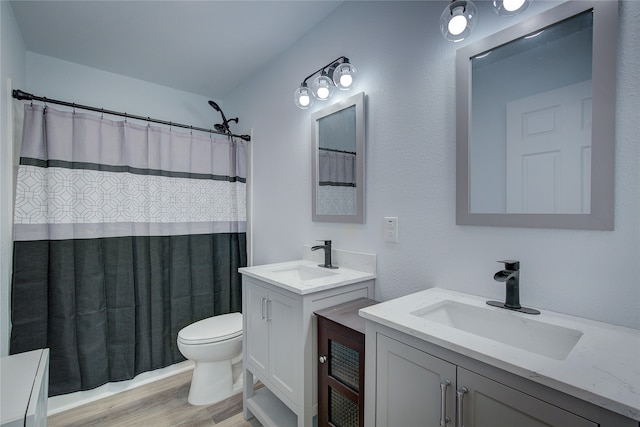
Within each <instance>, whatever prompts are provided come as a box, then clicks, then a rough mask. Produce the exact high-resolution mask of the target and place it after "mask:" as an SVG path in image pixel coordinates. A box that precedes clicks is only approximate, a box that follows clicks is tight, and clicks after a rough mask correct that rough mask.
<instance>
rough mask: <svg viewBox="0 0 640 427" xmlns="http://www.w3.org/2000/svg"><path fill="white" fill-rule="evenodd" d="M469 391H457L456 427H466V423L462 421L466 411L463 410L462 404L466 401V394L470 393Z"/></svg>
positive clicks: (466, 389) (465, 389)
mask: <svg viewBox="0 0 640 427" xmlns="http://www.w3.org/2000/svg"><path fill="white" fill-rule="evenodd" d="M468 392H469V389H468V388H466V387H460V388H459V389H458V390H456V401H457V404H458V413H457V415H456V427H464V422H463V420H462V417H463V414H464V411H463V410H462V402H463V400H464V395H465V393H468Z"/></svg>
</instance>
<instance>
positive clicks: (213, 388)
mask: <svg viewBox="0 0 640 427" xmlns="http://www.w3.org/2000/svg"><path fill="white" fill-rule="evenodd" d="M238 382H239V383H240V386H239V387H238V386H237V385H236V384H237V383H238ZM234 383H236V384H234ZM241 384H242V381H241V380H240V381H238V380H235V381H234V375H233V369H232V364H231V360H223V361H221V362H198V363H196V365H195V367H194V368H193V374H192V376H191V388H190V389H189V397H188V399H187V400H188V402H189V403H190V404H191V405H194V406H198V405H211V404H214V403H217V402H220V401H222V400H225V399H227V398H229V397H231V396H233V395H234V394H235V393H238V392H239V391H240V389H241V388H242V385H241Z"/></svg>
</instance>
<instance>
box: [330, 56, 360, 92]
mask: <svg viewBox="0 0 640 427" xmlns="http://www.w3.org/2000/svg"><path fill="white" fill-rule="evenodd" d="M355 74H356V68H355V67H354V66H353V65H351V64H350V63H348V62H343V63H342V64H340V65H338V66H337V67H336V69H335V70H334V71H333V83H334V84H335V85H336V87H337V88H338V89H340V90H347V89H351V87H352V86H353V81H354V76H355Z"/></svg>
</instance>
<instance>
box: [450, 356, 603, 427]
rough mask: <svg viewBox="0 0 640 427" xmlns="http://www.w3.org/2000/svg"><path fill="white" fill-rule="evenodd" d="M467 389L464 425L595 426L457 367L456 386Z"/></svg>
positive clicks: (512, 426) (510, 426) (522, 426)
mask: <svg viewBox="0 0 640 427" xmlns="http://www.w3.org/2000/svg"><path fill="white" fill-rule="evenodd" d="M462 386H464V387H466V388H467V389H468V392H467V393H465V395H464V397H463V400H462V403H463V420H461V421H459V423H460V425H464V426H465V427H514V426H518V427H543V426H544V427H550V426H555V427H567V426H571V427H583V426H584V427H597V424H595V423H593V422H591V421H589V420H586V419H584V418H582V417H579V416H577V415H575V414H572V413H571V412H567V411H565V410H564V409H561V408H559V407H557V406H553V405H551V404H549V403H546V402H543V401H541V400H539V399H536V398H535V397H532V396H529V395H528V394H524V393H522V392H520V391H518V390H516V389H513V388H511V387H507V386H505V385H503V384H500V383H498V382H496V381H493V380H491V379H489V378H486V377H483V376H481V375H478V374H476V373H474V372H471V371H468V370H466V369H464V368H458V388H461V387H462Z"/></svg>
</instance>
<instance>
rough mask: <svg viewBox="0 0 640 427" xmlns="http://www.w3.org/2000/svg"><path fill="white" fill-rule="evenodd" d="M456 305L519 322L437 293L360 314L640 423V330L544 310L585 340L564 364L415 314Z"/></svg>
mask: <svg viewBox="0 0 640 427" xmlns="http://www.w3.org/2000/svg"><path fill="white" fill-rule="evenodd" d="M444 300H453V301H456V302H461V303H464V304H469V305H474V306H476V307H482V308H487V309H489V310H501V311H504V312H507V313H509V314H510V315H512V316H514V321H517V318H518V317H522V316H525V317H527V316H529V318H530V317H531V315H528V314H522V313H517V312H513V311H510V310H504V309H501V308H495V307H490V306H487V305H486V301H487V300H488V298H483V297H478V296H474V295H468V294H463V293H459V292H454V291H449V290H445V289H440V288H432V289H428V290H425V291H422V292H417V293H414V294H411V295H406V296H404V297H401V298H397V299H394V300H390V301H387V302H384V303H381V304H377V305H374V306H371V307H367V308H364V309H361V310H360V315H361V316H362V317H364V318H365V319H368V320H371V321H374V322H376V323H379V324H382V325H385V326H387V327H390V328H393V329H395V330H398V331H400V332H404V333H407V334H409V335H412V336H415V337H418V338H420V339H423V340H425V341H428V342H431V343H433V344H436V345H438V346H440V347H443V348H446V349H449V350H452V351H454V352H457V353H461V354H464V355H466V356H469V357H471V358H473V359H476V360H479V361H481V362H484V363H487V364H489V365H491V366H495V367H496V368H500V369H502V370H505V371H507V372H511V373H513V374H516V375H519V376H522V377H525V378H528V379H530V380H532V381H535V382H537V383H540V384H544V385H546V386H549V387H551V388H554V389H557V390H559V391H561V392H564V393H567V394H569V395H571V396H574V397H577V398H579V399H582V400H585V401H588V402H591V403H593V404H595V405H598V406H600V407H603V408H606V409H608V410H610V411H613V412H616V413H619V414H621V415H624V416H626V417H628V418H632V419H634V420H637V421H640V331H639V330H637V329H631V328H625V327H621V326H615V325H610V324H607V323H602V322H596V321H592V320H588V319H582V318H578V317H573V316H568V315H563V314H560V313H554V312H550V311H546V310H541V312H542V313H541V314H540V315H536V316H533V317H535V320H536V321H540V322H545V323H549V324H552V325H557V326H563V327H566V328H571V329H578V330H580V331H582V332H583V335H582V337H581V338H580V340H579V341H578V343H577V344H576V345H575V347H574V348H573V349H572V350H571V352H570V353H569V355H568V356H567V357H566V359H564V360H557V359H554V358H550V357H545V356H543V355H539V354H535V353H532V352H529V351H526V350H522V349H520V348H517V347H514V346H510V345H507V344H502V343H499V342H497V341H493V340H491V339H488V338H484V337H481V336H478V335H474V334H472V333H469V332H465V331H462V330H459V329H456V328H453V327H450V326H445V325H443V324H440V323H437V322H434V321H430V320H427V319H423V318H421V317H417V316H414V315H412V314H410V313H411V312H414V311H416V310H419V309H421V308H423V307H427V306H430V305H432V304H437V303H439V302H442V301H444Z"/></svg>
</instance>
